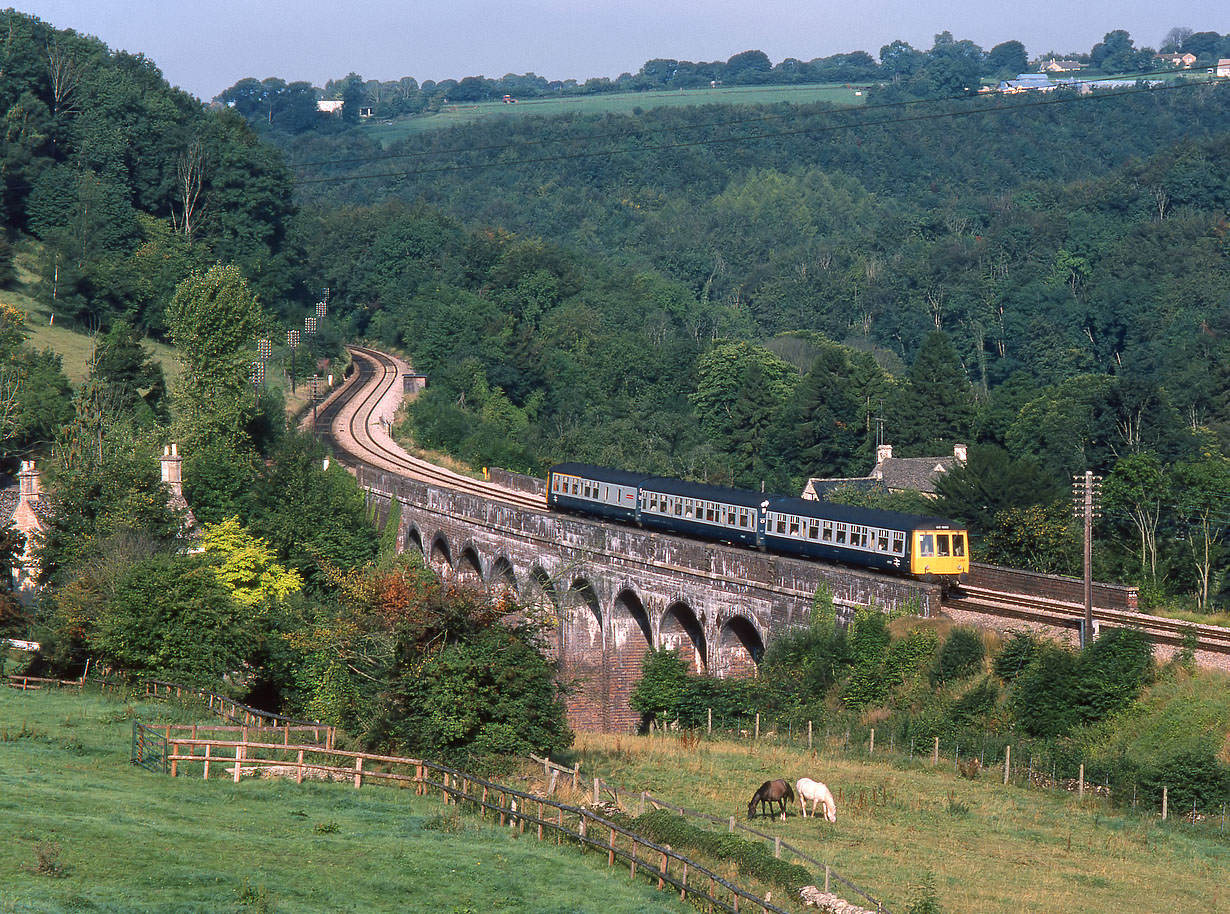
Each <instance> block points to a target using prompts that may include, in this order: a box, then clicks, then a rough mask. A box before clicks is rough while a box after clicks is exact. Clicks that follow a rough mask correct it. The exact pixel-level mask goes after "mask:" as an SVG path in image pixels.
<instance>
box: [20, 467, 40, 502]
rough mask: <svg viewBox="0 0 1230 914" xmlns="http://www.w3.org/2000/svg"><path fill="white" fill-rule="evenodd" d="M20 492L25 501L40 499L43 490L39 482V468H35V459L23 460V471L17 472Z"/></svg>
mask: <svg viewBox="0 0 1230 914" xmlns="http://www.w3.org/2000/svg"><path fill="white" fill-rule="evenodd" d="M17 480H18V484H19V487H20V488H19V490H18V491H19V494H20V497H21V500H22V501H23V502H30V501H38V500H39V498H40V497H42V494H43V490H42V488H41V487H40V486H39V484H38V470H36V469H34V461H33V460H23V461H22V462H21V471H20V472H19V473H18V474H17Z"/></svg>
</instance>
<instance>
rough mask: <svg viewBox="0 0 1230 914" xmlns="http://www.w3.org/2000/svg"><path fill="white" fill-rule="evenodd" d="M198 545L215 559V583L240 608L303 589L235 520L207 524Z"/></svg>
mask: <svg viewBox="0 0 1230 914" xmlns="http://www.w3.org/2000/svg"><path fill="white" fill-rule="evenodd" d="M201 545H203V546H204V547H205V554H206V555H207V556H209V557H211V558H213V559H215V560H216V564H215V565H213V566H212V567H213V571H214V574H215V575H216V576H217V578H218V580H219V581H221V582H222V584H223V585H224V586H225V587H226V589H227V590H229V591H230V592H231V595H232V596H233V597H234V598H235V600H236V601H238V602H239V603H240V604H241V605H243V606H247V607H256V606H259V605H261V604H262V603H265V602H266V601H274V602H276V601H279V600H283V599H285V598H286V597H288V596H290V595H291V594H293V593H297V592H298V591H299V590H300V588H302V587H303V579H302V578H301V577H300V576H299V574H298V572H295V571H288V570H287V569H286V568H284V567H282V566H281V565H279V564H278V563H277V562H275V561H274V560H273V550H272V549H270V548H269V545H268V544H267V543H266V542H265V541H264V540H262V539H261V538H260V537H257V536H253V535H252V534H251V533H250V532H249V531H247V530H245V529H244V528H243V527H242V526H241V525H240V523H239V518H237V517H232V518H228V519H227V520H224V521H223V522H222V523H220V524H209V525H206V526H205V528H204V530H203V531H202V533H201Z"/></svg>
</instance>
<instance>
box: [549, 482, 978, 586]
mask: <svg viewBox="0 0 1230 914" xmlns="http://www.w3.org/2000/svg"><path fill="white" fill-rule="evenodd" d="M547 505H548V506H549V507H551V508H553V509H555V510H557V511H571V512H575V513H578V514H588V515H591V516H597V517H604V518H609V519H611V520H617V521H624V522H627V523H634V524H639V525H640V526H642V527H645V528H647V529H650V530H662V531H665V532H667V533H676V534H682V535H684V536H691V537H699V538H701V539H708V540H713V541H715V542H723V543H734V544H737V545H742V546H750V547H753V548H758V549H769V550H772V551H774V552H782V553H786V554H788V555H798V556H804V557H806V558H812V559H821V560H823V561H832V562H844V563H847V564H851V565H861V566H864V567H866V568H878V569H883V570H885V571H898V572H902V573H905V574H910V575H914V576H916V577H918V578H920V579H922V580H924V581H942V582H945V583H957V582H959V581H961V580H963V579H964V578H965V577H966V575H967V573H968V571H969V550H968V543H967V535H966V531H965V529H964V528H962V527H960V526H959V525H956V524H953V523H951V522H949V521H946V520H943V519H942V518H938V517H924V516H921V515H915V514H901V513H898V512H896V511H880V510H876V509H873V508H855V507H851V506H849V505H836V504H830V503H828V502H824V501H811V500H809V499H804V498H794V497H791V496H787V495H767V494H765V493H763V492H748V491H745V490H743V489H731V488H727V487H725V486H710V485H704V484H702V483H696V482H684V481H682V480H679V479H669V478H666V477H661V476H644V475H642V474H639V473H630V472H628V471H627V470H618V469H612V468H610V467H600V466H593V465H591V464H585V463H561V464H558V465H556V466H554V467H552V468H551V471H550V474H549V475H548V477H547Z"/></svg>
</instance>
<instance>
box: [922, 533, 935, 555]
mask: <svg viewBox="0 0 1230 914" xmlns="http://www.w3.org/2000/svg"><path fill="white" fill-rule="evenodd" d="M918 554H919V555H920V556H927V557H930V556H933V555H935V537H934V536H932V535H931V534H930V533H923V534H921V535H920V536H919V537H918Z"/></svg>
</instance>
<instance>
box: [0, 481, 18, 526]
mask: <svg viewBox="0 0 1230 914" xmlns="http://www.w3.org/2000/svg"><path fill="white" fill-rule="evenodd" d="M20 501H21V487H20V486H19V485H17V484H16V483H14V484H13V485H9V486H5V487H4V488H3V489H0V528H2V527H7V526H8V525H9V524H10V523H12V521H13V512H14V511H16V510H17V503H18V502H20Z"/></svg>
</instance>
